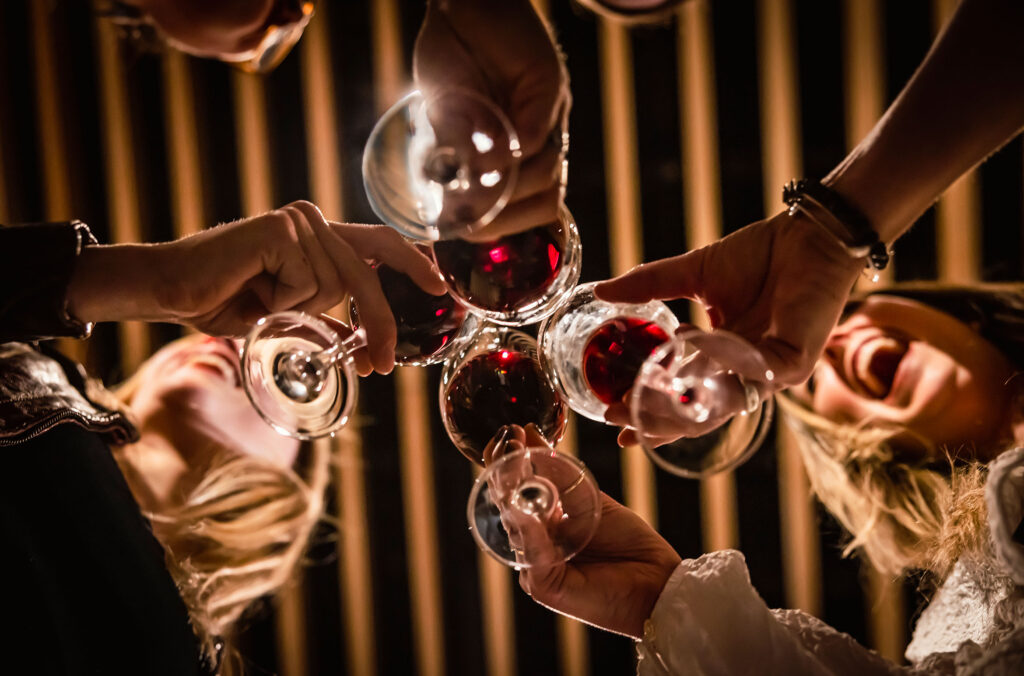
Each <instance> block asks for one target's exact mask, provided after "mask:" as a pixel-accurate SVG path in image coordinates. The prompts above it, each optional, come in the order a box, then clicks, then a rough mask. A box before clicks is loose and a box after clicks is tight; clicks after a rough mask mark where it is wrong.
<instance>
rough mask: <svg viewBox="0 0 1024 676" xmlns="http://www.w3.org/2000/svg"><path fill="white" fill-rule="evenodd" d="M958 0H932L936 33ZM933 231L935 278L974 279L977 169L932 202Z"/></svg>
mask: <svg viewBox="0 0 1024 676" xmlns="http://www.w3.org/2000/svg"><path fill="white" fill-rule="evenodd" d="M958 4H959V0H934V13H933V16H934V29H935V33H936V34H938V33H939V31H941V29H942V27H943V26H944V25H945V24H946V22H947V21H949V19H950V17H952V15H953V12H954V11H955V10H956V7H957V5H958ZM935 234H936V243H935V244H936V254H937V257H938V261H939V279H941V280H943V281H948V282H957V283H969V282H973V281H977V280H978V279H979V274H980V271H981V181H980V178H979V174H978V170H977V169H975V170H973V171H971V172H969V173H967V174H964V175H963V176H961V177H960V179H959V180H957V182H956V183H954V184H953V185H952V186H950V187H949V188H948V189H947V190H946V192H945V193H943V195H942V197H941V198H940V199H939V201H938V203H936V205H935Z"/></svg>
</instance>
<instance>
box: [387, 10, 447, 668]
mask: <svg viewBox="0 0 1024 676" xmlns="http://www.w3.org/2000/svg"><path fill="white" fill-rule="evenodd" d="M370 12H371V22H372V30H373V56H374V62H373V66H374V68H373V73H374V87H375V90H376V97H377V110H378V112H383V111H384V110H386V109H387V108H388V106H390V105H391V104H392V103H394V102H395V101H396V100H397V99H398V98H399V97H400V96H401V94H402V92H403V90H404V89H405V88H406V84H407V76H406V69H405V66H404V58H405V57H404V54H403V51H404V50H403V48H402V37H401V36H402V31H401V22H400V15H399V8H398V4H397V2H396V1H395V0H377V2H374V3H372V6H371V10H370ZM395 389H396V397H397V402H396V403H397V410H398V411H400V412H401V420H402V424H401V425H399V453H400V454H401V459H402V490H403V496H404V501H403V504H404V508H405V537H406V547H407V550H408V553H407V558H408V562H409V593H410V595H411V598H410V606H411V608H412V633H413V642H414V644H415V650H416V664H417V666H418V672H419V673H420V674H421V676H442V674H444V671H445V656H444V613H443V609H442V603H441V576H440V556H439V552H438V549H437V514H436V511H435V510H436V503H435V501H434V467H433V462H432V456H431V447H430V442H429V440H430V439H431V438H432V437H431V434H430V410H431V409H430V404H429V402H430V401H432V397H430V396H428V394H427V380H426V375H425V373H424V371H423V369H419V368H399V369H397V370H396V372H395Z"/></svg>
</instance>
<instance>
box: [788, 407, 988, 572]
mask: <svg viewBox="0 0 1024 676" xmlns="http://www.w3.org/2000/svg"><path fill="white" fill-rule="evenodd" d="M777 401H778V404H779V409H780V410H781V411H782V412H783V419H784V420H785V421H786V422H787V423H788V424H789V425H790V427H791V429H793V430H794V432H795V436H796V439H797V446H798V448H799V449H800V455H801V457H802V458H803V462H804V466H805V467H806V469H807V475H808V477H809V479H810V483H811V488H812V489H813V490H814V493H815V494H816V495H817V497H818V499H819V500H821V502H822V504H823V505H824V506H825V507H826V509H828V510H829V512H831V513H832V514H833V516H835V518H836V520H837V521H838V522H839V523H840V525H842V526H843V528H845V529H846V531H847V532H848V533H849V534H850V539H849V541H848V542H847V544H846V546H845V548H844V550H843V554H844V555H845V556H849V555H851V554H853V553H854V552H858V553H860V554H861V555H862V556H863V557H864V558H865V559H867V561H868V562H869V563H870V564H871V565H872V566H874V567H875V568H876V569H877V570H879V571H881V572H884V573H887V574H892V575H898V574H901V573H904V572H908V571H911V570H924V571H928V572H931V573H934V574H936V575H937V576H938V577H939V578H944V577H945V576H946V575H947V574H948V573H949V571H950V570H951V569H952V567H953V564H954V563H955V562H956V561H957V559H959V558H961V557H962V556H965V555H984V554H985V553H986V552H987V551H988V536H987V532H988V528H987V525H986V519H987V512H986V509H985V500H984V482H985V476H986V473H985V466H984V464H982V463H979V462H976V461H972V462H967V463H961V462H957V461H955V458H956V454H955V453H951V452H949V450H947V451H945V452H944V454H943V455H944V456H945V459H944V460H942V461H940V462H938V463H936V462H934V461H932V460H930V459H929V458H931V457H935V456H933V455H930V454H928V453H918V452H915V453H908V452H906V451H905V450H900V449H901V447H897V446H896V445H894V444H893V443H892V440H893V438H894V437H895V436H896V435H897V434H899V433H901V432H903V430H902V429H901V428H899V427H895V426H892V425H879V424H878V423H873V422H869V421H868V422H864V423H861V424H857V425H850V424H839V423H835V422H832V421H831V420H828V419H827V418H824V417H822V416H819V415H817V414H815V413H814V412H812V411H810V410H808V409H807V408H805V407H804V406H803V405H802V404H800V403H799V402H797V401H795V400H794V399H792V398H791V397H790V396H788V395H786V394H782V395H779V396H778V397H777ZM940 457H941V456H940Z"/></svg>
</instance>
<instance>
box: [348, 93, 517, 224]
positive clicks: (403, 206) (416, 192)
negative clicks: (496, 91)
mask: <svg viewBox="0 0 1024 676" xmlns="http://www.w3.org/2000/svg"><path fill="white" fill-rule="evenodd" d="M521 157H522V151H521V149H520V146H519V137H518V136H517V134H516V132H515V129H513V127H512V123H511V122H509V120H508V118H507V117H506V116H505V114H504V113H503V112H502V111H501V109H500V108H498V106H496V105H495V104H494V103H493V102H492V101H490V100H488V99H487V98H486V97H484V96H481V95H480V94H478V93H476V92H474V91H471V90H468V89H461V88H445V89H442V90H440V91H437V92H433V93H431V94H430V95H427V94H424V93H423V92H421V91H414V92H412V93H410V94H408V95H406V96H405V97H404V98H402V99H401V100H400V101H398V103H396V104H395V105H394V106H392V107H391V108H390V109H388V111H387V112H385V113H384V115H383V116H381V118H380V120H378V121H377V124H376V126H374V128H373V131H372V132H371V133H370V137H369V139H368V140H367V142H366V147H365V149H364V151H363V184H364V186H365V188H366V195H367V197H368V198H369V200H370V206H371V207H372V208H373V210H374V212H375V213H376V214H377V215H378V216H380V218H381V219H383V221H384V222H385V223H387V224H388V225H390V226H391V227H393V228H395V229H397V230H398V231H399V232H401V233H402V234H404V235H406V236H408V237H411V238H413V239H418V240H423V241H430V242H433V241H437V240H444V239H451V238H453V237H458V236H460V235H464V234H466V233H468V232H472V231H474V230H476V229H479V228H481V227H483V226H485V225H487V224H488V223H490V222H491V221H492V220H493V219H494V217H495V216H496V215H497V214H498V213H499V212H500V211H501V210H502V209H503V208H504V207H505V205H506V204H507V203H508V200H509V197H510V196H511V194H512V190H513V188H514V186H515V182H516V177H517V175H518V172H519V162H520V159H521Z"/></svg>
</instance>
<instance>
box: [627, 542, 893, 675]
mask: <svg viewBox="0 0 1024 676" xmlns="http://www.w3.org/2000/svg"><path fill="white" fill-rule="evenodd" d="M637 655H638V657H639V664H638V666H637V673H638V674H639V675H640V676H664V675H667V674H672V675H674V674H723V675H725V674H808V675H816V674H827V675H845V674H850V675H851V676H853V675H856V676H865V675H868V674H891V673H900V672H903V669H901V668H900V667H899V666H897V665H895V664H893V663H891V662H887V661H886V660H884V659H882V658H881V657H880V656H879V655H878V654H877V653H874V652H872V651H871V650H868V649H867V648H865V647H863V646H861V645H860V644H858V643H857V642H856V641H854V640H853V638H852V637H850V636H849V635H848V634H844V633H841V632H838V631H836V630H835V629H833V628H832V627H829V626H828V625H827V624H825V623H824V622H822V621H820V620H818V619H817V618H815V617H812V616H811V615H808V614H806V613H803V612H801V611H798V610H780V611H772V610H769V608H768V606H767V605H765V602H764V601H763V600H762V599H761V597H760V596H759V595H758V593H757V591H756V590H755V589H754V587H753V585H751V583H750V574H749V572H748V571H747V566H746V563H745V561H744V559H743V555H742V554H741V553H740V552H737V551H735V550H724V551H719V552H712V553H710V554H705V555H704V556H702V557H700V558H699V559H686V560H684V561H683V562H682V563H680V564H679V567H678V568H676V570H675V571H674V572H673V573H672V576H671V577H670V578H669V581H668V583H667V584H666V585H665V589H664V590H663V591H662V593H661V596H660V597H659V598H658V602H657V604H656V605H655V607H654V611H653V612H652V613H651V617H650V619H648V620H647V622H646V623H645V625H644V638H643V640H642V641H640V642H639V643H638V645H637Z"/></svg>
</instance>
